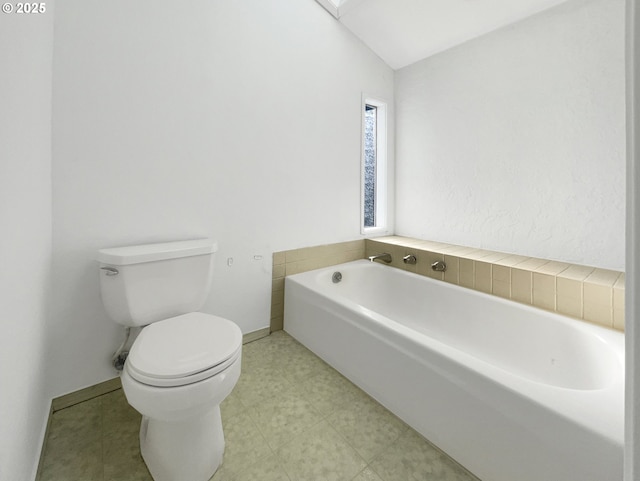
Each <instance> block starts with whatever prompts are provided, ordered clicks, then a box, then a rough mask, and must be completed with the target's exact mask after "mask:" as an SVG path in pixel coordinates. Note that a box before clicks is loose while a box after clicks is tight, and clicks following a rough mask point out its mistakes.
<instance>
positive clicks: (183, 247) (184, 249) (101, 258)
mask: <svg viewBox="0 0 640 481" xmlns="http://www.w3.org/2000/svg"><path fill="white" fill-rule="evenodd" d="M217 250H218V243H217V242H216V241H214V240H212V239H195V240H185V241H176V242H162V243H159V244H144V245H137V246H128V247H112V248H110V249H101V250H99V251H98V257H97V260H98V262H100V263H102V264H110V265H115V266H125V265H128V264H140V263H142V262H153V261H162V260H167V259H176V258H179V257H189V256H199V255H204V254H213V253H214V252H216V251H217Z"/></svg>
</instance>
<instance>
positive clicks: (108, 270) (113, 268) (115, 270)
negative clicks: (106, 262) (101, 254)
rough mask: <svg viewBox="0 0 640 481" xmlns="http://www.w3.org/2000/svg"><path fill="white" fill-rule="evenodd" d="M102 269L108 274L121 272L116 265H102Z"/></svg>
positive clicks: (114, 274) (113, 274) (112, 274)
mask: <svg viewBox="0 0 640 481" xmlns="http://www.w3.org/2000/svg"><path fill="white" fill-rule="evenodd" d="M100 269H102V270H103V271H104V272H105V274H106V275H108V276H117V275H118V274H120V271H119V270H118V269H116V268H115V267H101V268H100Z"/></svg>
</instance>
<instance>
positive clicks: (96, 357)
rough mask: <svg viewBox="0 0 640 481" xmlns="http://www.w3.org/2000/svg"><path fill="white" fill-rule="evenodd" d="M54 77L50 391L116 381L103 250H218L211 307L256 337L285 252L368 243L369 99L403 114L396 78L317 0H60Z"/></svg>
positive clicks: (115, 336)
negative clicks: (175, 245) (396, 106)
mask: <svg viewBox="0 0 640 481" xmlns="http://www.w3.org/2000/svg"><path fill="white" fill-rule="evenodd" d="M53 76H54V104H53V105H54V107H53V118H54V144H53V145H54V148H53V158H54V164H53V188H54V195H53V212H54V226H53V234H54V274H53V275H54V298H55V299H54V304H55V309H54V316H53V317H54V318H53V329H52V333H51V346H52V353H53V359H52V364H53V367H54V369H53V371H54V372H53V374H52V376H51V385H52V392H53V393H54V394H61V393H65V392H68V391H73V390H76V389H78V388H81V387H84V386H86V385H90V384H94V383H96V382H99V381H102V380H104V379H106V378H109V377H112V376H113V371H112V369H111V367H110V365H109V362H108V359H109V357H110V355H111V354H112V352H113V350H114V349H115V348H116V347H117V345H118V343H119V341H120V339H121V338H120V336H121V335H122V332H121V330H120V329H119V328H118V327H116V326H115V325H114V324H113V323H112V322H111V321H110V320H109V319H108V318H107V316H106V314H105V312H104V310H103V308H102V304H101V301H100V297H99V290H98V275H97V268H96V264H95V262H94V261H93V259H94V257H95V253H96V251H97V250H98V249H99V248H102V247H110V246H117V245H127V244H132V243H144V242H153V241H164V240H173V239H183V238H190V237H203V236H211V237H214V238H216V239H217V240H218V242H219V245H220V251H219V252H218V254H217V260H216V271H215V279H214V284H213V288H212V292H211V295H210V297H209V300H208V302H207V304H206V306H205V308H204V309H203V310H205V311H206V312H210V313H214V314H218V315H222V316H226V317H228V318H229V319H232V320H234V321H236V322H237V323H238V324H239V325H240V326H241V328H242V330H243V331H244V332H245V333H246V332H250V331H253V330H256V329H260V328H263V327H266V326H268V324H269V310H270V292H271V254H272V252H273V251H278V250H284V249H290V248H295V247H300V246H305V245H315V244H322V243H330V242H339V241H345V240H351V239H356V238H358V237H359V236H360V230H359V219H360V214H359V209H360V189H359V180H360V125H361V124H360V122H361V120H360V107H361V93H362V92H363V91H365V92H367V93H368V94H370V95H375V96H378V97H381V98H383V99H386V100H388V102H389V103H390V104H391V105H392V104H393V71H392V70H391V69H390V68H389V67H387V66H386V65H385V64H384V63H383V62H382V61H381V60H380V59H379V58H377V57H376V56H375V55H374V54H373V53H372V52H371V51H370V50H368V49H367V48H366V47H364V45H362V44H361V43H360V42H359V41H358V40H356V39H355V37H353V35H351V34H350V33H348V32H347V31H346V30H345V29H344V27H342V26H341V25H340V24H339V23H338V22H336V20H335V19H334V18H333V17H331V16H330V15H329V14H327V13H326V12H325V11H324V10H323V9H322V7H321V6H320V5H318V4H316V3H315V2H313V1H306V0H305V1H300V0H271V1H265V0H243V1H242V2H228V1H221V0H216V1H210V2H196V1H190V2H154V1H151V0H145V1H137V2H128V1H124V0H116V1H108V2H107V1H104V0H101V1H98V0H90V1H87V0H59V2H58V4H57V11H56V32H55V55H54V70H53ZM391 114H393V113H391ZM391 131H392V132H393V129H392V130H391ZM391 147H392V148H393V144H391ZM254 256H262V259H259V260H254ZM231 257H232V258H233V259H234V263H233V266H232V267H227V263H226V261H227V259H228V258H231Z"/></svg>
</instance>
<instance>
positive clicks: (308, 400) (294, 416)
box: [40, 331, 477, 481]
mask: <svg viewBox="0 0 640 481" xmlns="http://www.w3.org/2000/svg"><path fill="white" fill-rule="evenodd" d="M221 412H222V423H223V430H224V434H225V440H226V449H225V454H224V459H223V464H222V466H221V467H220V469H219V470H218V471H217V472H216V473H215V475H214V476H213V478H212V481H254V480H255V481H342V480H344V481H477V480H476V478H474V477H473V476H471V475H470V474H469V473H467V472H466V471H465V470H464V469H463V468H462V467H461V466H459V465H458V464H456V463H455V462H454V461H453V460H451V459H450V458H449V457H447V456H446V455H445V454H443V453H442V452H440V451H439V450H438V449H436V448H434V447H433V446H432V445H431V444H429V443H428V442H427V441H425V440H424V439H423V438H422V437H421V436H420V435H419V434H417V433H416V432H415V431H413V430H412V429H411V428H409V427H408V426H406V425H405V424H404V423H402V421H400V420H399V419H398V418H396V417H395V416H394V415H393V414H391V413H390V412H389V411H387V410H386V409H385V408H384V407H382V406H381V405H379V404H378V403H376V402H375V401H374V400H373V399H371V398H370V397H369V396H368V395H367V394H366V393H364V392H363V391H361V390H360V389H358V388H357V387H356V386H354V385H353V384H352V383H351V382H350V381H349V380H347V379H346V378H345V377H344V376H342V375H341V374H340V373H338V372H337V371H335V370H334V369H332V368H331V367H330V366H328V365H327V364H325V363H324V362H323V361H322V360H320V359H319V358H317V357H316V356H315V355H314V354H313V353H311V351H309V350H307V349H306V348H305V347H303V346H302V345H301V344H300V343H298V342H297V341H296V340H295V339H293V338H292V337H291V336H289V335H288V334H286V333H285V332H282V331H281V332H278V333H274V334H272V335H271V336H269V337H267V338H264V339H260V340H258V341H254V342H252V343H249V344H246V345H245V346H244V347H243V361H242V374H241V376H240V380H239V381H238V384H237V385H236V387H235V389H234V390H233V392H232V393H231V394H230V395H229V396H228V397H227V399H226V400H225V401H224V402H223V403H222V405H221ZM140 419H141V416H140V414H139V413H137V412H136V410H135V409H133V408H132V407H131V406H129V404H128V403H127V400H126V398H125V396H124V393H123V392H122V390H117V391H114V392H111V393H109V394H105V395H104V396H100V397H98V398H95V399H92V400H90V401H86V402H83V403H80V404H77V405H75V406H72V407H70V408H67V409H63V410H61V411H58V412H56V413H54V414H53V417H52V421H51V428H50V430H49V434H48V441H47V444H46V449H45V453H44V456H43V466H42V478H41V480H40V481H152V479H151V476H150V474H149V472H148V471H147V468H146V465H145V464H144V461H143V460H142V457H141V456H140V448H139V437H138V436H139V435H138V432H139V428H140ZM367 463H369V464H367Z"/></svg>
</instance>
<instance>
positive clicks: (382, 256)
mask: <svg viewBox="0 0 640 481" xmlns="http://www.w3.org/2000/svg"><path fill="white" fill-rule="evenodd" d="M369 260H370V261H371V262H373V261H382V262H386V263H387V264H391V254H387V253H386V252H385V253H384V254H376V255H375V256H369Z"/></svg>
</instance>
